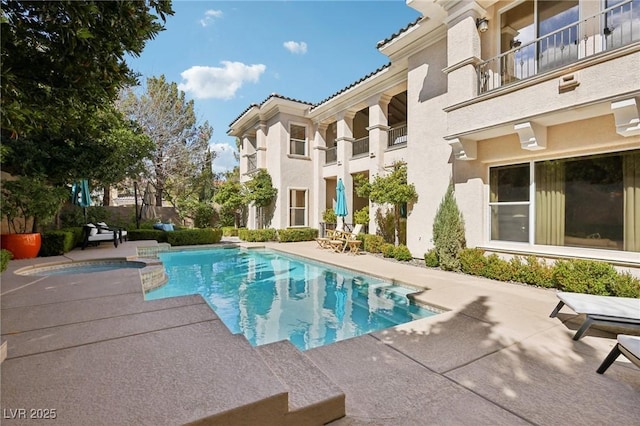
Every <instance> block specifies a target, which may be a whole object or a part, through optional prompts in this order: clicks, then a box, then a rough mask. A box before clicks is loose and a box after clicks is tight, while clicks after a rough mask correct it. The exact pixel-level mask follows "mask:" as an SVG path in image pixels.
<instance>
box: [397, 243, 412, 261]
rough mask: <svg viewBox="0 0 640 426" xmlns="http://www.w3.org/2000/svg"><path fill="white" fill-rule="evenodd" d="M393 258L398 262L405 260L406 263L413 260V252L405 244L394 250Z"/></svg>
mask: <svg viewBox="0 0 640 426" xmlns="http://www.w3.org/2000/svg"><path fill="white" fill-rule="evenodd" d="M393 257H394V258H395V259H396V260H405V261H407V260H411V259H413V256H411V252H410V251H409V248H408V247H407V246H405V245H404V244H400V245H399V246H398V247H396V248H395V250H393Z"/></svg>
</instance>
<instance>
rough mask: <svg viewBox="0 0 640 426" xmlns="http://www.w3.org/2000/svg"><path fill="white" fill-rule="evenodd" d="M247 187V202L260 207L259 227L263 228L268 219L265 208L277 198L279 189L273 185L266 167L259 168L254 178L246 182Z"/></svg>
mask: <svg viewBox="0 0 640 426" xmlns="http://www.w3.org/2000/svg"><path fill="white" fill-rule="evenodd" d="M245 189H246V194H247V196H246V197H247V198H246V200H247V202H248V203H250V204H253V205H254V206H256V207H257V209H258V224H259V226H258V227H259V228H263V227H264V223H265V219H266V217H265V216H266V215H265V211H264V209H265V207H268V206H270V205H271V204H272V203H273V201H274V200H275V199H276V196H277V195H278V190H277V189H276V188H274V187H273V183H272V181H271V175H270V174H269V172H267V171H266V170H264V169H260V170H258V172H257V173H256V174H255V175H254V176H253V179H251V180H250V181H248V182H247V183H245Z"/></svg>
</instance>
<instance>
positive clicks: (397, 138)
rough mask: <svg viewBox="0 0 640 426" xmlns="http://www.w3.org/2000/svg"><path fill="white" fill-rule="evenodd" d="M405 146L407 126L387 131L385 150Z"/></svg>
mask: <svg viewBox="0 0 640 426" xmlns="http://www.w3.org/2000/svg"><path fill="white" fill-rule="evenodd" d="M403 145H407V125H406V124H404V125H402V126H398V127H392V128H391V129H389V138H388V142H387V148H393V147H399V146H403Z"/></svg>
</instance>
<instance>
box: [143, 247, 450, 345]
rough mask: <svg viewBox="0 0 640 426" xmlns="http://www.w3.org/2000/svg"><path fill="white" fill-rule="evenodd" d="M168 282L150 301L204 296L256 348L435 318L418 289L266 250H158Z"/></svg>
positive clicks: (148, 296)
mask: <svg viewBox="0 0 640 426" xmlns="http://www.w3.org/2000/svg"><path fill="white" fill-rule="evenodd" d="M159 257H160V260H162V262H163V264H164V268H165V272H166V273H167V275H168V276H169V281H168V283H167V284H165V285H164V286H162V287H160V288H157V289H154V290H151V291H149V292H147V293H146V295H145V297H146V299H148V300H152V299H160V298H165V297H173V296H182V295H188V294H200V295H202V297H203V298H204V299H205V300H206V301H207V303H209V305H210V306H211V307H212V308H213V310H214V311H215V312H216V314H217V315H218V316H219V317H220V319H221V320H222V321H223V322H224V323H225V325H226V326H227V327H228V328H229V330H231V332H232V333H242V334H244V336H245V337H246V338H247V339H248V340H249V342H251V344H252V345H254V346H259V345H263V344H267V343H272V342H276V341H279V340H284V339H288V340H290V341H291V343H293V344H294V345H295V346H297V347H298V348H299V349H300V350H306V349H311V348H314V347H318V346H322V345H326V344H329V343H333V342H336V341H340V340H344V339H348V338H350V337H355V336H359V335H362V334H366V333H370V332H372V331H376V330H381V329H384V328H388V327H392V326H395V325H398V324H403V323H406V322H409V321H413V320H416V319H419V318H425V317H428V316H432V315H435V314H437V313H438V312H436V311H435V310H430V309H427V308H425V307H421V306H418V305H416V304H413V303H411V302H410V299H409V298H408V297H407V295H408V294H410V293H413V292H415V290H413V289H409V288H406V287H401V286H397V285H393V284H391V283H388V282H385V281H383V280H380V279H378V278H374V277H371V276H366V275H362V274H358V273H354V272H351V271H347V270H344V269H339V268H335V267H333V266H330V265H325V264H322V263H319V262H311V261H308V260H303V259H301V258H296V257H293V256H289V255H284V254H282V253H279V252H276V251H272V250H268V249H251V250H246V249H239V248H227V249H208V250H196V251H178V252H165V253H159Z"/></svg>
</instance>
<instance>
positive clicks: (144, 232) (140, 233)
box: [127, 228, 180, 243]
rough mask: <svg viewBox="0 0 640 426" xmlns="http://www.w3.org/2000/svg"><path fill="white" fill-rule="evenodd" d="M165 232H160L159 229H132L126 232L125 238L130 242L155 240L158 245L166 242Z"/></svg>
mask: <svg viewBox="0 0 640 426" xmlns="http://www.w3.org/2000/svg"><path fill="white" fill-rule="evenodd" d="M171 232H180V231H171ZM167 234H169V232H167V231H161V230H159V229H147V228H145V229H132V230H130V231H127V238H128V239H129V240H131V241H140V240H156V241H157V242H159V243H166V242H167Z"/></svg>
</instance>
